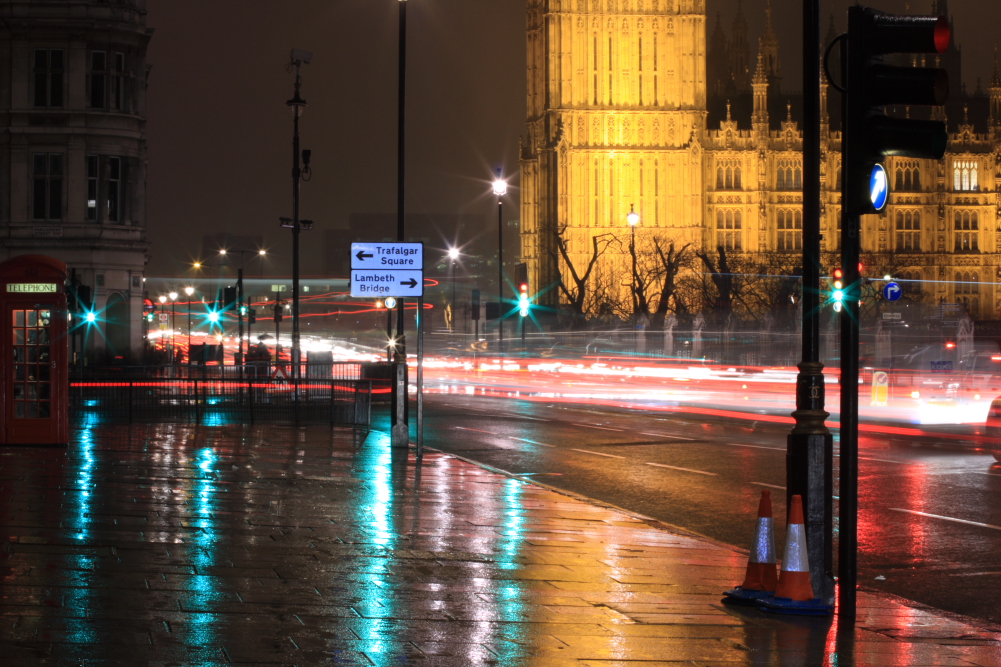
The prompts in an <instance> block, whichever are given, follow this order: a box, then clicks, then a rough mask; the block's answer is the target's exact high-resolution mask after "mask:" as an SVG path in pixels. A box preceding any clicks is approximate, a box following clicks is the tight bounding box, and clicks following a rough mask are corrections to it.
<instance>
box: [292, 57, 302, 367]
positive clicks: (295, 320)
mask: <svg viewBox="0 0 1001 667" xmlns="http://www.w3.org/2000/svg"><path fill="white" fill-rule="evenodd" d="M299 83H300V81H299V71H298V67H296V75H295V87H296V93H297V94H298V90H299ZM299 110H300V109H299V107H298V106H294V107H292V111H293V120H292V366H293V371H292V373H293V377H294V378H295V379H296V380H298V379H299V184H300V180H301V176H302V171H301V169H300V168H299Z"/></svg>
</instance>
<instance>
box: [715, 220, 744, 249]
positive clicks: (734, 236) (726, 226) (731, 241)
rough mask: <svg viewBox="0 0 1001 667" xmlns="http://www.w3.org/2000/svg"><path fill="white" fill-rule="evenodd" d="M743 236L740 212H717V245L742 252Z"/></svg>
mask: <svg viewBox="0 0 1001 667" xmlns="http://www.w3.org/2000/svg"><path fill="white" fill-rule="evenodd" d="M743 236H744V232H743V230H742V224H741V219H740V211H716V245H718V246H723V247H724V248H725V249H727V250H736V251H738V252H740V251H741V250H743V248H744V239H743Z"/></svg>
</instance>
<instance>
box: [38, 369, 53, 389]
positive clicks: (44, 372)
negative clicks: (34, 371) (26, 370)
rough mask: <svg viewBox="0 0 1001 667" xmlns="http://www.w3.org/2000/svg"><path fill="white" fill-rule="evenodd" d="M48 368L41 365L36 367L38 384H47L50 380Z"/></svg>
mask: <svg viewBox="0 0 1001 667" xmlns="http://www.w3.org/2000/svg"><path fill="white" fill-rule="evenodd" d="M49 367H50V365H49V364H42V365H40V366H39V367H38V380H39V381H40V382H48V381H49V380H50V379H51V377H52V376H51V374H50V373H49ZM46 386H48V385H46Z"/></svg>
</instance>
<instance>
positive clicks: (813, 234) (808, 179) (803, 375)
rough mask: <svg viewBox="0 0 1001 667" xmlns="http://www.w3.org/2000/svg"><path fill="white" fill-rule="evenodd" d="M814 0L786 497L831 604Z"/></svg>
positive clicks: (808, 27)
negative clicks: (795, 504) (795, 505)
mask: <svg viewBox="0 0 1001 667" xmlns="http://www.w3.org/2000/svg"><path fill="white" fill-rule="evenodd" d="M820 140H821V137H820V0H803V273H802V281H803V290H802V305H803V322H802V334H803V340H802V361H801V362H800V364H799V375H798V377H797V380H796V411H795V412H793V417H794V418H795V419H796V425H795V426H794V427H793V429H792V431H791V432H790V433H789V435H788V437H787V440H786V446H787V449H786V489H787V491H786V499H787V506H788V504H789V502H790V501H791V499H792V496H794V495H799V496H802V498H803V510H804V515H805V516H804V518H805V520H806V537H807V551H808V556H809V561H810V578H811V581H812V584H813V592H814V595H815V596H817V597H818V598H820V599H822V600H823V601H824V602H826V603H828V604H833V602H834V579H833V574H832V572H833V562H832V551H833V518H832V512H833V507H832V505H831V496H832V489H831V484H832V473H831V469H832V466H833V458H832V457H833V446H834V445H833V438H832V436H831V432H830V430H828V428H827V426H826V425H825V423H824V422H825V420H826V419H827V417H828V413H827V412H826V411H825V409H824V391H825V387H824V365H823V364H822V363H821V362H820V309H821V300H820V275H821V267H820Z"/></svg>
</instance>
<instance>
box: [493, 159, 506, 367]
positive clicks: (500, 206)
mask: <svg viewBox="0 0 1001 667" xmlns="http://www.w3.org/2000/svg"><path fill="white" fill-rule="evenodd" d="M494 194H495V195H497V349H498V351H500V352H503V351H504V306H503V302H504V200H503V197H504V195H506V194H507V181H505V180H504V179H503V178H501V170H500V168H498V169H497V179H496V180H495V181H494Z"/></svg>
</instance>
